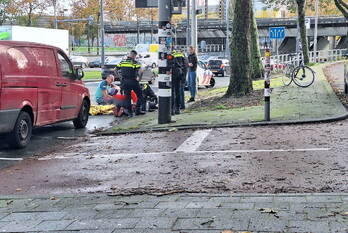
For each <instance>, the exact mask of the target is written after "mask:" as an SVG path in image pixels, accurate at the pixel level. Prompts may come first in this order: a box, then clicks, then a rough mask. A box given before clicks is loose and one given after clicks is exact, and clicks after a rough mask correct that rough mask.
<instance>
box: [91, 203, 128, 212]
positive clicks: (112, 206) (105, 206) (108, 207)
mask: <svg viewBox="0 0 348 233" xmlns="http://www.w3.org/2000/svg"><path fill="white" fill-rule="evenodd" d="M124 206H125V204H124V203H121V202H118V203H111V204H107V203H103V204H97V205H96V206H95V207H94V208H93V209H95V210H115V209H121V208H123V207H124Z"/></svg>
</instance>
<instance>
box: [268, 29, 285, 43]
mask: <svg viewBox="0 0 348 233" xmlns="http://www.w3.org/2000/svg"><path fill="white" fill-rule="evenodd" d="M269 38H270V39H271V40H274V39H284V38H285V27H273V28H270V29H269Z"/></svg>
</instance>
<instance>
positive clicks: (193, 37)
mask: <svg viewBox="0 0 348 233" xmlns="http://www.w3.org/2000/svg"><path fill="white" fill-rule="evenodd" d="M196 6H197V4H196V0H192V24H191V25H192V28H191V45H192V46H193V47H194V48H195V50H196V52H198V48H197V11H196Z"/></svg>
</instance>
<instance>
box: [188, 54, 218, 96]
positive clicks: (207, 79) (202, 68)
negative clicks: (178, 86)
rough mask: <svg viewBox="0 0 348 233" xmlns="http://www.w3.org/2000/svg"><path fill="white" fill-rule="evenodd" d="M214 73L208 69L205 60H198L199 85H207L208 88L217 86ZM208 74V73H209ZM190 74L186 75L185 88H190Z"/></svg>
mask: <svg viewBox="0 0 348 233" xmlns="http://www.w3.org/2000/svg"><path fill="white" fill-rule="evenodd" d="M209 73H210V74H212V72H211V71H210V70H209V69H208V66H207V64H205V63H204V62H203V61H198V66H197V71H196V74H197V79H198V83H197V86H198V87H206V88H212V87H214V86H215V78H214V76H213V75H209ZM207 74H208V75H207ZM187 78H188V76H187V77H186V83H185V90H188V89H189V88H188V80H187Z"/></svg>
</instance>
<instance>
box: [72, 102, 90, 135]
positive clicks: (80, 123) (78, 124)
mask: <svg viewBox="0 0 348 233" xmlns="http://www.w3.org/2000/svg"><path fill="white" fill-rule="evenodd" d="M88 117H89V102H88V101H87V100H86V99H84V100H83V102H82V105H81V109H80V112H79V115H78V116H77V118H76V119H75V120H74V121H73V123H74V126H75V128H76V129H81V128H85V127H86V125H87V122H88Z"/></svg>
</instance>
